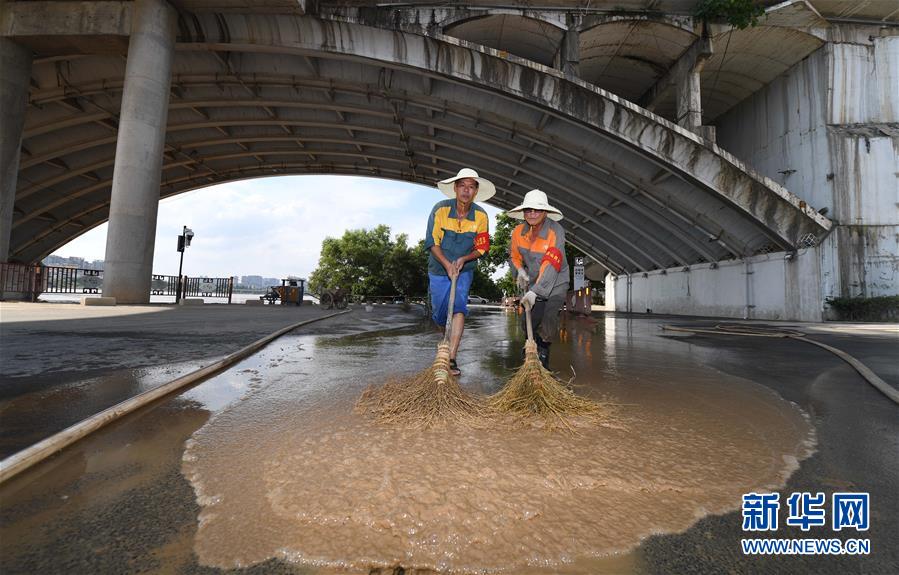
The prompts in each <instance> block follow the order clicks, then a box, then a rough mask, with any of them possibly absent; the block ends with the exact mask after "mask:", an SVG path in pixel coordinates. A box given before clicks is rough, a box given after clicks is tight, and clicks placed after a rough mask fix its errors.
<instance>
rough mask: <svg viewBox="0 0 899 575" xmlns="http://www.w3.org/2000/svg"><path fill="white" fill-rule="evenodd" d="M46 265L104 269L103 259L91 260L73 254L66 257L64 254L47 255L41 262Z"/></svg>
mask: <svg viewBox="0 0 899 575" xmlns="http://www.w3.org/2000/svg"><path fill="white" fill-rule="evenodd" d="M41 263H42V264H43V265H45V266H54V267H62V268H80V269H85V270H102V269H103V263H104V262H103V260H94V261H92V262H89V261H87V260H85V259H84V258H80V257H78V256H72V257H68V258H64V257H62V256H53V255H50V256H47V257H45V258H44V260H43V261H42V262H41Z"/></svg>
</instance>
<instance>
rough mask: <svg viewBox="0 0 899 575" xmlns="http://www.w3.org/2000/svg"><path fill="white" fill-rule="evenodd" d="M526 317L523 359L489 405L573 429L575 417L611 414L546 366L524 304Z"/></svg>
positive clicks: (596, 417) (547, 424)
mask: <svg viewBox="0 0 899 575" xmlns="http://www.w3.org/2000/svg"><path fill="white" fill-rule="evenodd" d="M525 320H526V326H527V334H528V340H527V342H525V344H524V363H523V364H522V366H521V367H520V368H518V371H517V372H516V373H515V375H513V376H512V377H511V378H510V379H509V381H508V382H507V383H506V385H504V386H503V388H502V389H501V390H499V391H498V392H497V393H495V394H493V395H491V396H490V397H489V398H488V405H489V406H490V407H491V408H492V409H493V410H495V411H498V412H500V413H507V414H510V415H512V416H514V417H516V418H518V419H520V420H522V421H534V420H536V421H542V422H543V424H544V427H546V428H547V429H552V428H554V427H555V426H556V424H557V423H561V424H562V425H563V426H564V427H566V428H567V429H568V430H570V431H573V427H572V424H573V418H582V419H586V420H588V421H592V422H594V423H595V422H599V421H600V420H601V419H604V418H605V416H607V415H608V410H607V409H606V407H605V406H603V405H601V404H599V403H596V402H594V401H591V400H589V399H587V398H585V397H580V396H578V395H576V394H575V393H574V391H572V390H571V388H570V387H569V386H568V385H566V384H565V383H563V382H561V381H559V380H558V379H556V378H555V376H553V374H552V373H551V372H550V371H549V370H547V369H546V368H544V367H543V365H542V364H541V363H540V357H539V356H538V355H537V343H536V342H535V341H534V330H533V327H531V308H529V307H525Z"/></svg>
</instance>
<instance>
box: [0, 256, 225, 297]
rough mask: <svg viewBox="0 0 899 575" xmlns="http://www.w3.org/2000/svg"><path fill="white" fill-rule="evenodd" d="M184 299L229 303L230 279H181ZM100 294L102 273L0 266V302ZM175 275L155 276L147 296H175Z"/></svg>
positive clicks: (97, 271)
mask: <svg viewBox="0 0 899 575" xmlns="http://www.w3.org/2000/svg"><path fill="white" fill-rule="evenodd" d="M182 281H183V285H184V293H183V296H184V297H188V296H194V297H209V298H223V299H227V300H228V303H231V296H232V294H233V291H234V279H233V278H189V277H185V278H183V280H182ZM102 291H103V270H89V269H84V268H68V267H58V266H43V265H39V264H14V263H3V264H0V299H5V298H7V297H8V296H10V295H12V294H17V297H16V299H23V300H29V301H37V298H38V296H40V295H41V294H42V293H53V294H85V295H90V294H99V293H101V292H102ZM177 293H178V276H166V275H158V274H154V275H153V277H152V279H151V280H150V295H161V296H175V295H177Z"/></svg>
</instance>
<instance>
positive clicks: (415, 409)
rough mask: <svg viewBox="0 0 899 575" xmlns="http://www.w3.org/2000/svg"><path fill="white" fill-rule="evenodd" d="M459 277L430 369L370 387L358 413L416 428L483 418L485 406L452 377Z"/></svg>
mask: <svg viewBox="0 0 899 575" xmlns="http://www.w3.org/2000/svg"><path fill="white" fill-rule="evenodd" d="M455 299H456V278H455V277H454V278H452V282H451V283H450V296H449V305H448V309H447V315H446V329H445V330H444V335H443V340H442V341H441V342H440V343H439V344H438V345H437V357H436V359H435V360H434V363H433V364H431V367H429V368H427V369H425V370H424V371H421V372H419V373H417V374H415V375H413V376H408V377H404V378H398V379H393V380H390V381H388V382H387V383H385V384H384V385H383V386H381V387H374V386H373V387H369V388H368V389H366V390H365V391H364V392H363V393H362V396H361V397H360V398H359V400H358V401H357V402H356V412H357V413H363V414H368V415H370V416H371V417H372V418H373V419H374V420H375V421H376V422H378V423H381V424H385V425H395V426H400V427H409V428H416V429H426V428H429V427H434V426H439V425H444V424H446V423H450V422H457V423H463V424H468V425H473V424H476V423H477V422H478V421H479V420H480V419H482V418H483V416H484V412H485V409H484V406H483V404H482V403H481V402H480V401H479V400H478V399H477V398H476V397H474V396H472V395H470V394H468V393H466V392H465V391H463V390H462V388H461V387H459V383H458V381H457V380H456V378H455V377H453V376H452V374H450V364H449V362H450V344H449V341H450V334H451V332H452V325H453V304H454V303H455Z"/></svg>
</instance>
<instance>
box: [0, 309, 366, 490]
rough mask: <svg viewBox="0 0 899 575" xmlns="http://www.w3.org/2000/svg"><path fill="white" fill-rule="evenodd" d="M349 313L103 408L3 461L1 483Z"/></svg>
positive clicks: (254, 345)
mask: <svg viewBox="0 0 899 575" xmlns="http://www.w3.org/2000/svg"><path fill="white" fill-rule="evenodd" d="M350 311H351V310H346V311H341V312H337V313H332V314H329V315H326V316H322V317H317V318H314V319H307V320H304V321H301V322H298V323H295V324H292V325H289V326H287V327H285V328H282V329H279V330H278V331H276V332H274V333H271V334H269V335H267V336H265V337H263V338H261V339H258V340H256V341H254V342H253V343H251V344H250V345H248V346H246V347H244V348H242V349H239V350H237V351H235V352H234V353H232V354H230V355H228V356H226V357H224V358H222V359H220V360H219V361H217V362H215V363H213V364H211V365H208V366H206V367H204V368H202V369H198V370H196V371H192V372H191V373H188V374H186V375H183V376H181V377H179V378H178V379H174V380H172V381H170V382H168V383H164V384H162V385H160V386H159V387H156V388H153V389H151V390H148V391H145V392H143V393H141V394H138V395H135V396H134V397H132V398H130V399H126V400H125V401H123V402H121V403H118V404H116V405H113V406H112V407H110V408H107V409H104V410H103V411H101V412H100V413H97V414H96V415H92V416H91V417H88V418H87V419H85V420H83V421H80V422H78V423H76V424H75V425H72V426H69V427H67V428H66V429H63V430H62V431H60V432H58V433H55V434H53V435H51V436H50V437H48V438H46V439H44V440H42V441H39V442H38V443H35V444H34V445H32V446H31V447H28V448H25V449H23V450H22V451H19V452H18V453H14V454H13V455H10V456H9V457H7V458H6V459H4V460H3V461H0V484H2V483H5V482H6V481H7V480H9V479H11V478H12V477H14V476H16V475H18V474H19V473H21V472H22V471H25V470H26V469H28V468H29V467H32V466H33V465H36V464H38V463H40V462H41V461H43V460H44V459H46V458H48V457H50V456H51V455H53V454H54V453H56V452H57V451H59V450H61V449H63V448H65V447H68V446H69V445H71V444H73V443H75V442H76V441H78V440H79V439H81V438H83V437H85V436H87V435H89V434H91V433H93V432H94V431H96V430H98V429H100V428H101V427H104V426H106V425H108V424H109V423H112V422H113V421H116V420H118V419H119V418H121V417H123V416H125V415H128V414H129V413H131V412H133V411H136V410H138V409H140V408H141V407H144V406H145V405H147V404H149V403H151V402H153V401H156V400H157V399H161V398H163V397H165V396H166V395H168V394H170V393H173V392H175V391H178V390H180V389H181V388H183V387H186V386H188V385H192V384H195V383H198V382H199V381H201V380H203V379H205V378H207V377H209V376H211V375H214V374H216V373H218V372H220V371H222V370H224V369H225V368H226V367H229V366H231V365H233V364H235V363H237V362H238V361H240V360H241V359H244V358H245V357H247V356H249V355H252V354H254V353H256V352H257V351H259V350H260V349H262V348H263V347H265V346H266V345H267V344H268V343H270V342H272V341H273V340H275V339H277V338H279V337H281V336H282V335H284V334H286V333H288V332H290V331H292V330H294V329H296V328H298V327H301V326H304V325H307V324H310V323H313V322H317V321H321V320H324V319H328V318H332V317H334V316H338V315H342V314H345V313H349V312H350Z"/></svg>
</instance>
